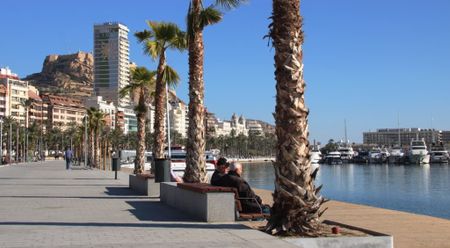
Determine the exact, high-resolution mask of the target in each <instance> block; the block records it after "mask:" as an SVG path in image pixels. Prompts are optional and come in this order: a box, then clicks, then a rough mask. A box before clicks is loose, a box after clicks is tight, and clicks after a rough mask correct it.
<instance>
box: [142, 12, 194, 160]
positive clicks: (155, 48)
mask: <svg viewBox="0 0 450 248" xmlns="http://www.w3.org/2000/svg"><path fill="white" fill-rule="evenodd" d="M147 24H148V26H149V27H150V30H144V31H142V32H137V33H136V34H135V36H136V37H137V39H138V40H139V42H141V43H144V52H145V53H146V54H148V55H150V56H151V57H152V59H156V58H158V59H159V61H158V68H157V71H156V87H155V123H154V132H155V135H154V137H155V139H154V145H153V156H154V158H156V159H159V158H164V144H165V140H166V137H165V136H166V135H165V132H164V120H165V113H166V97H167V96H166V91H165V87H166V84H174V83H177V82H178V81H179V77H178V74H177V73H176V72H175V71H174V70H173V69H171V68H170V67H167V65H166V50H167V49H176V50H179V51H183V50H184V49H186V34H185V32H183V31H181V30H180V29H179V28H178V26H177V25H176V24H174V23H165V22H151V21H148V22H147Z"/></svg>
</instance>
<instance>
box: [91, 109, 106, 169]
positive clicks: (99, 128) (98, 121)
mask: <svg viewBox="0 0 450 248" xmlns="http://www.w3.org/2000/svg"><path fill="white" fill-rule="evenodd" d="M93 119H94V137H95V152H94V154H95V165H96V166H97V167H98V168H100V158H101V155H100V152H101V136H102V135H101V134H102V132H103V128H104V127H105V124H106V122H105V113H103V112H101V111H100V110H97V111H95V112H94V116H93Z"/></svg>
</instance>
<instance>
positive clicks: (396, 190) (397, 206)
mask: <svg viewBox="0 0 450 248" xmlns="http://www.w3.org/2000/svg"><path fill="white" fill-rule="evenodd" d="M244 178H245V179H246V180H247V181H248V182H249V183H250V185H251V186H252V187H254V188H261V189H268V190H273V189H274V178H275V176H274V170H273V166H272V164H271V163H253V164H245V165H244ZM320 184H323V189H322V191H321V192H322V194H323V195H324V196H325V197H327V198H329V199H332V200H338V201H344V202H351V203H357V204H363V205H369V206H374V207H380V208H387V209H393V210H399V211H406V212H411V213H417V214H424V215H430V216H435V217H440V218H446V219H450V169H449V166H448V165H434V164H433V165H420V166H419V165H366V164H364V165H359V164H343V165H320V170H319V173H318V176H317V178H316V185H320Z"/></svg>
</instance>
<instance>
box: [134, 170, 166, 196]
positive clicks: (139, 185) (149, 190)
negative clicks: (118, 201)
mask: <svg viewBox="0 0 450 248" xmlns="http://www.w3.org/2000/svg"><path fill="white" fill-rule="evenodd" d="M129 187H130V188H131V189H132V190H134V191H136V192H138V193H139V194H142V195H147V196H149V197H159V192H160V189H159V187H160V183H155V176H154V175H152V174H137V175H134V174H131V175H130V176H129Z"/></svg>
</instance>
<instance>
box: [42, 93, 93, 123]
mask: <svg viewBox="0 0 450 248" xmlns="http://www.w3.org/2000/svg"><path fill="white" fill-rule="evenodd" d="M42 100H43V101H44V103H46V104H47V105H48V127H49V128H54V127H59V128H61V129H62V130H66V129H67V128H68V127H69V124H71V123H74V124H77V125H81V124H82V123H83V118H84V116H85V115H86V109H85V107H84V105H83V102H81V100H78V99H74V98H69V97H63V96H55V95H43V96H42Z"/></svg>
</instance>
